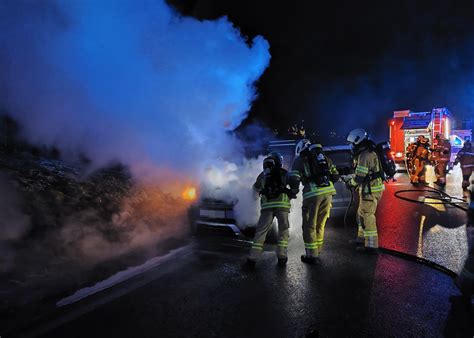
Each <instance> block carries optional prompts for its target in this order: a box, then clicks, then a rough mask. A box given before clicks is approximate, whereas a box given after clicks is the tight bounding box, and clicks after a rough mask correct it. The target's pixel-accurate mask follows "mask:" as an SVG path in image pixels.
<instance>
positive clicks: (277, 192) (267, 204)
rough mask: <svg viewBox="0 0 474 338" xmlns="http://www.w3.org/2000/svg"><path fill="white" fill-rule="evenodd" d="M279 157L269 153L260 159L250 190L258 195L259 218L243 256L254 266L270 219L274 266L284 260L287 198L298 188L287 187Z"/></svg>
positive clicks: (287, 230)
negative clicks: (275, 233) (274, 245)
mask: <svg viewBox="0 0 474 338" xmlns="http://www.w3.org/2000/svg"><path fill="white" fill-rule="evenodd" d="M282 166H283V156H282V155H281V154H279V153H277V152H273V153H270V155H269V156H267V157H266V158H265V159H264V160H263V172H261V173H260V175H258V177H257V180H256V182H255V183H254V185H253V190H254V191H255V192H256V193H258V194H260V204H261V210H260V218H259V220H258V223H257V229H256V232H255V236H254V239H253V243H252V248H251V249H250V254H249V256H248V258H247V264H248V265H250V266H255V264H256V262H257V260H258V259H259V258H260V256H261V255H262V251H263V244H264V243H265V238H266V236H267V233H268V231H269V230H270V228H271V226H272V223H273V219H274V218H275V217H276V219H277V220H278V245H277V251H276V254H277V258H278V265H279V266H285V265H286V262H287V261H288V257H287V247H288V239H289V221H288V213H289V212H290V207H291V203H290V199H291V198H295V197H296V193H297V192H298V188H296V189H293V190H290V189H289V188H288V187H287V185H288V172H287V171H286V170H285V169H284V168H282Z"/></svg>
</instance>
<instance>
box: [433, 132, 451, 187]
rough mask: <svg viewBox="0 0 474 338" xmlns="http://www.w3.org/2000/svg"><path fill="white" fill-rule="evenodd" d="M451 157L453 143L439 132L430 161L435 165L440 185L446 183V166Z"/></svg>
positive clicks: (437, 181) (437, 182) (437, 180)
mask: <svg viewBox="0 0 474 338" xmlns="http://www.w3.org/2000/svg"><path fill="white" fill-rule="evenodd" d="M450 159H451V143H449V140H447V139H445V138H443V137H441V135H440V134H437V135H436V137H435V142H434V144H433V149H432V150H431V156H430V161H431V162H432V163H433V165H434V167H435V169H434V170H435V175H436V182H435V183H436V184H438V185H440V186H445V185H446V168H447V166H448V163H449V160H450Z"/></svg>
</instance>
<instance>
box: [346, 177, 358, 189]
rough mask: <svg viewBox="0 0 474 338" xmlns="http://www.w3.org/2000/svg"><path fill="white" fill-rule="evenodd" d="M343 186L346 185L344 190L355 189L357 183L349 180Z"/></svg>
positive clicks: (352, 179)
mask: <svg viewBox="0 0 474 338" xmlns="http://www.w3.org/2000/svg"><path fill="white" fill-rule="evenodd" d="M345 184H346V188H347V189H349V190H351V189H355V188H357V183H356V181H355V180H354V178H351V179H350V180H348V181H345Z"/></svg>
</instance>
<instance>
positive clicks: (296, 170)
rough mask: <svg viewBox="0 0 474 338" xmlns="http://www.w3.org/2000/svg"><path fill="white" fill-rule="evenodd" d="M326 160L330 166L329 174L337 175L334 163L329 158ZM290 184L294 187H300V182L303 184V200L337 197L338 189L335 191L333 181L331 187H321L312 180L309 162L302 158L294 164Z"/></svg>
mask: <svg viewBox="0 0 474 338" xmlns="http://www.w3.org/2000/svg"><path fill="white" fill-rule="evenodd" d="M326 159H327V161H328V164H329V172H330V173H331V174H333V175H337V174H338V172H337V170H336V167H335V166H334V164H333V163H332V161H331V160H330V159H329V158H327V157H326ZM290 182H291V186H292V187H295V186H296V187H299V185H300V182H302V183H303V200H306V199H308V198H311V197H314V196H319V195H326V194H331V195H336V189H334V184H333V182H332V181H329V186H325V187H319V186H318V185H317V184H316V183H315V182H314V181H313V180H312V179H311V170H310V166H309V163H308V160H307V159H305V158H302V157H301V156H298V157H296V158H295V160H294V162H293V166H292V168H291V172H290Z"/></svg>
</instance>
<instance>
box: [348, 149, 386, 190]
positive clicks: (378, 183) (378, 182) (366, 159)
mask: <svg viewBox="0 0 474 338" xmlns="http://www.w3.org/2000/svg"><path fill="white" fill-rule="evenodd" d="M355 165H356V167H355V175H356V176H355V182H356V183H357V185H361V186H362V187H361V191H362V193H363V194H370V193H373V192H380V191H384V190H385V186H384V184H383V181H382V178H380V177H377V178H374V179H372V180H369V178H368V176H369V175H371V174H377V173H378V172H380V170H382V169H381V167H380V163H379V159H378V157H377V154H376V153H375V152H374V151H368V150H363V151H362V152H360V153H359V155H358V156H357V159H356V160H355ZM369 186H370V188H369Z"/></svg>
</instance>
